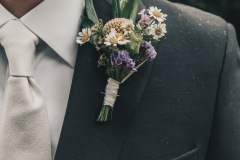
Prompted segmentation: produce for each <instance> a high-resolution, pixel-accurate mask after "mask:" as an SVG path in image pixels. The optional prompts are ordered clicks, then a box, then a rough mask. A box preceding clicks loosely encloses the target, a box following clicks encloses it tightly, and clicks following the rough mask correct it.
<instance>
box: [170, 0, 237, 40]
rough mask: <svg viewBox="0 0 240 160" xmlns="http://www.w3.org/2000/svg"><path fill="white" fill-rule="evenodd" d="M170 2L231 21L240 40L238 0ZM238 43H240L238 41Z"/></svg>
mask: <svg viewBox="0 0 240 160" xmlns="http://www.w3.org/2000/svg"><path fill="white" fill-rule="evenodd" d="M170 1H172V2H177V3H182V4H187V5H190V6H193V7H196V8H200V9H202V10H204V11H207V12H211V13H213V14H216V15H219V16H220V17H222V18H224V19H225V20H226V21H228V22H230V23H232V24H233V25H234V26H235V28H236V31H237V35H238V42H240V0H170ZM239 44H240V43H239Z"/></svg>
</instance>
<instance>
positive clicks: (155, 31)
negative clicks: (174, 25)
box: [150, 23, 167, 40]
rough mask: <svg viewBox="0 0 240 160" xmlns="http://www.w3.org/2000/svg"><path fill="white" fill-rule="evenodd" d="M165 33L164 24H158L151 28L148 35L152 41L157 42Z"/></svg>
mask: <svg viewBox="0 0 240 160" xmlns="http://www.w3.org/2000/svg"><path fill="white" fill-rule="evenodd" d="M165 33H167V30H166V24H164V23H158V24H155V25H153V27H152V28H151V31H150V34H151V35H153V39H156V40H159V39H160V38H161V37H163V36H165Z"/></svg>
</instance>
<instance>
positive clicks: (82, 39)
mask: <svg viewBox="0 0 240 160" xmlns="http://www.w3.org/2000/svg"><path fill="white" fill-rule="evenodd" d="M91 34H92V32H91V29H90V28H83V29H82V32H79V33H78V35H79V36H78V37H77V38H76V42H77V43H79V44H80V45H82V44H84V43H86V42H88V41H89V40H90V37H91Z"/></svg>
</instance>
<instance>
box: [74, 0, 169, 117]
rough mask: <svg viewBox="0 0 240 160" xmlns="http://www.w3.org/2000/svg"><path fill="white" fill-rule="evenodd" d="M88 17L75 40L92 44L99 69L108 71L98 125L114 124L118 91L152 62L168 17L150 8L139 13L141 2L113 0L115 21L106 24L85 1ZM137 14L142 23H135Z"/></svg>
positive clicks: (87, 1) (165, 31)
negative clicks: (154, 44)
mask: <svg viewBox="0 0 240 160" xmlns="http://www.w3.org/2000/svg"><path fill="white" fill-rule="evenodd" d="M85 5H86V12H87V17H83V22H82V25H83V27H84V28H83V29H82V31H81V32H79V36H78V37H77V38H76V41H77V43H79V44H80V45H83V44H84V43H86V42H90V43H91V44H92V45H93V46H94V47H95V48H96V50H97V51H98V53H99V60H98V66H99V67H105V68H106V74H107V75H108V77H109V78H108V80H107V82H108V83H107V85H106V88H105V92H103V94H105V96H104V100H103V105H102V108H101V111H100V114H99V116H98V117H97V121H99V122H106V121H110V120H112V112H113V107H114V104H115V101H116V99H117V97H118V89H119V86H120V84H121V83H123V82H125V81H126V80H127V79H128V78H129V77H130V76H131V75H132V74H133V73H134V72H137V70H138V69H139V67H140V66H141V65H142V64H143V63H145V62H146V61H151V60H153V59H154V58H155V57H156V55H157V52H156V50H155V48H154V47H153V46H152V43H154V42H158V41H159V40H160V38H162V37H163V36H164V35H165V34H166V33H167V30H166V24H165V23H163V22H164V21H165V20H166V17H167V15H166V14H164V13H162V11H161V9H159V8H157V7H155V6H151V7H149V9H143V10H142V11H140V13H137V11H138V5H139V0H128V1H127V0H112V7H113V17H114V18H113V19H111V20H109V21H108V22H107V23H106V24H103V22H102V20H101V19H98V16H97V14H96V12H95V9H94V6H93V2H92V0H85ZM137 14H139V15H140V19H138V20H137V21H136V17H137Z"/></svg>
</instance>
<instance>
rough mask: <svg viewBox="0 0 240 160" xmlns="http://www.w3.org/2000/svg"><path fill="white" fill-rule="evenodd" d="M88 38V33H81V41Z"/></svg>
mask: <svg viewBox="0 0 240 160" xmlns="http://www.w3.org/2000/svg"><path fill="white" fill-rule="evenodd" d="M88 39H89V35H88V34H87V33H86V34H83V35H82V41H83V42H85V41H87V40H88Z"/></svg>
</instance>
